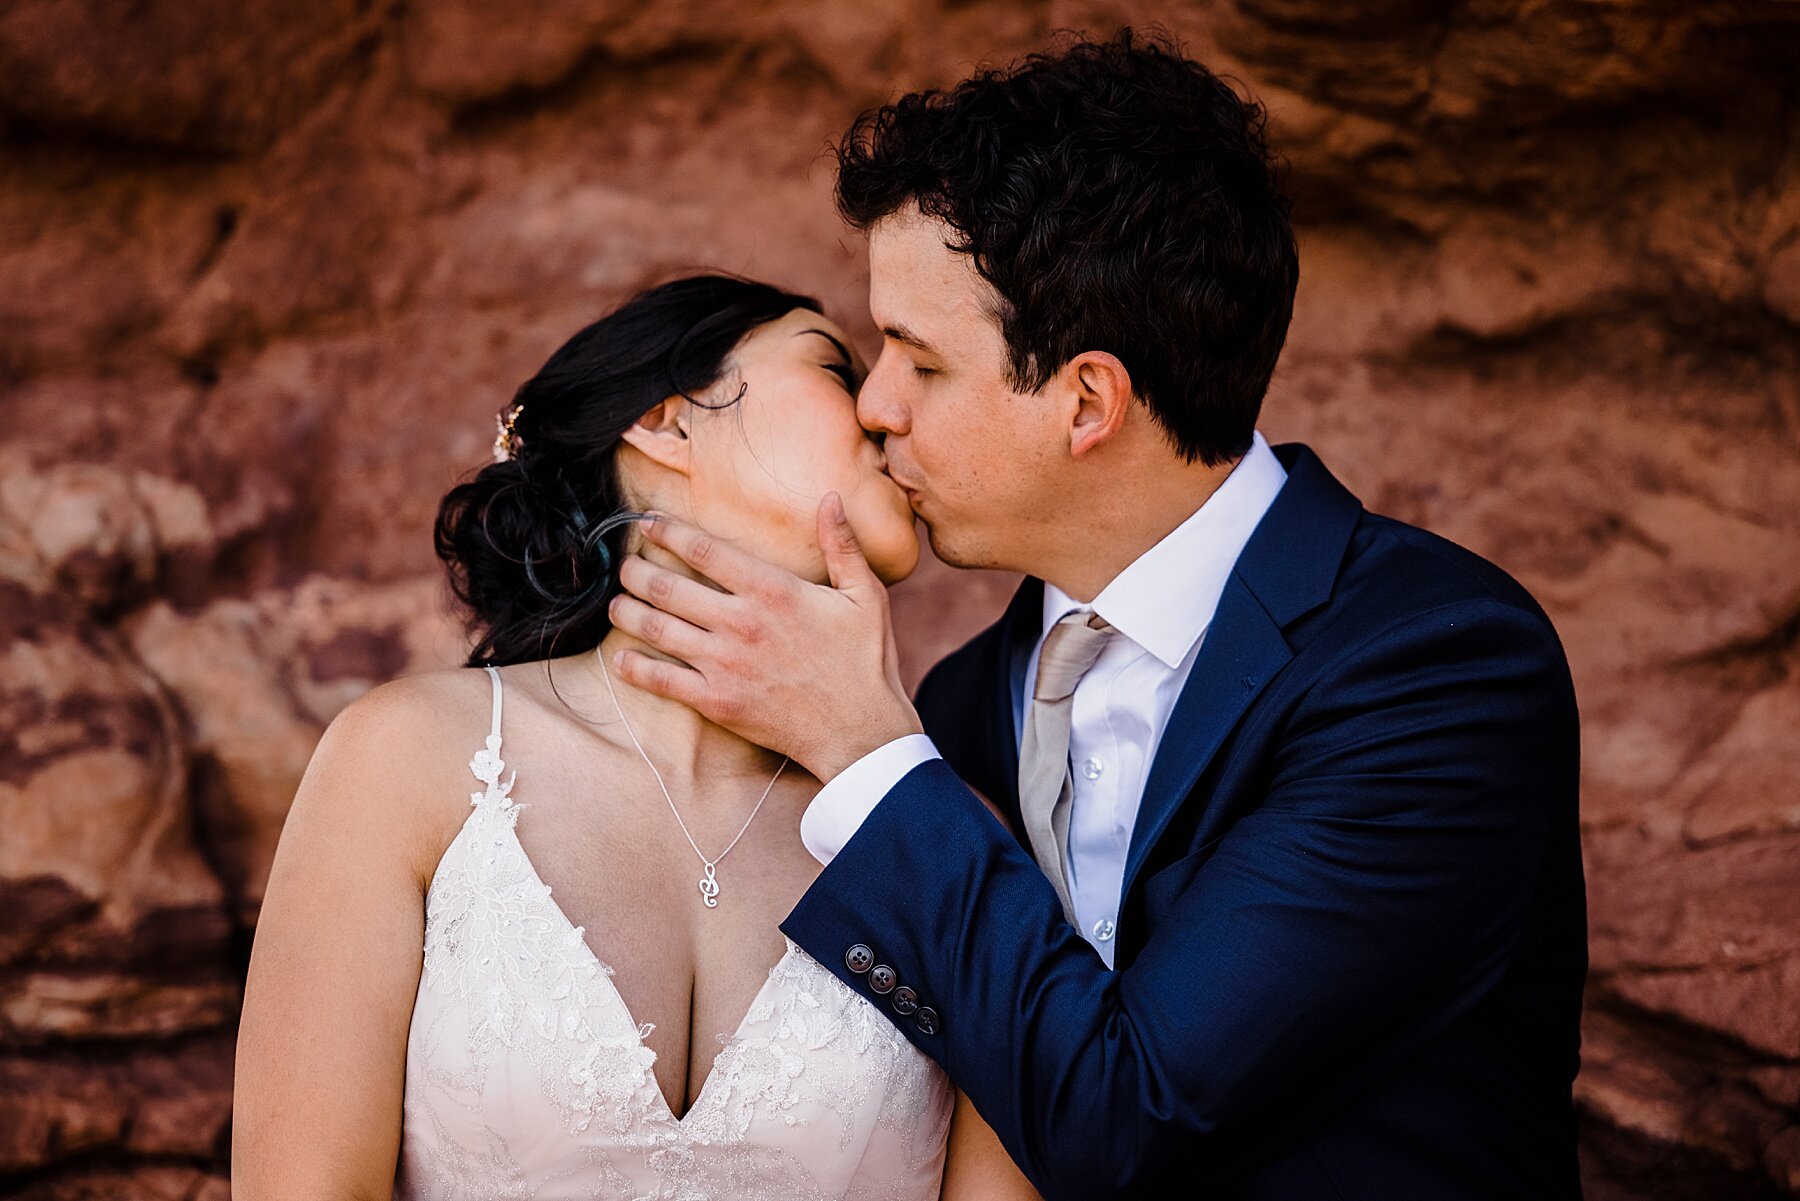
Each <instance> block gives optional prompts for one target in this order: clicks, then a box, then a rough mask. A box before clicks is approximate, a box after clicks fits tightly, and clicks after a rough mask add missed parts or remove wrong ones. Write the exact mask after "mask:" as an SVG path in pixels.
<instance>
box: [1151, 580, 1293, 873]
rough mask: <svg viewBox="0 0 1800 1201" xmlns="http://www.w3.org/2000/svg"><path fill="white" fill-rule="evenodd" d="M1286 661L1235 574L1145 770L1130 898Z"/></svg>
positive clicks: (1277, 631) (1276, 633) (1271, 624)
mask: <svg viewBox="0 0 1800 1201" xmlns="http://www.w3.org/2000/svg"><path fill="white" fill-rule="evenodd" d="M1291 658H1293V651H1291V650H1290V649H1289V648H1288V644H1287V640H1286V639H1284V638H1283V637H1282V636H1281V627H1280V626H1278V625H1276V624H1275V621H1274V619H1273V618H1271V617H1270V616H1269V615H1268V613H1267V612H1266V611H1265V610H1264V609H1263V607H1262V605H1260V604H1259V603H1257V600H1256V598H1255V597H1254V596H1252V595H1251V593H1250V590H1249V588H1247V587H1245V585H1244V582H1243V580H1242V579H1240V578H1239V577H1238V576H1237V575H1236V574H1235V573H1234V574H1233V575H1232V577H1231V579H1230V581H1229V582H1228V583H1227V584H1226V585H1225V591H1224V593H1223V594H1222V595H1221V596H1220V597H1219V609H1218V612H1217V613H1215V614H1214V615H1213V619H1212V623H1211V625H1210V626H1209V627H1208V628H1207V631H1206V634H1205V636H1204V638H1203V639H1202V641H1201V643H1200V652H1199V654H1198V655H1196V656H1195V658H1194V667H1193V672H1192V673H1191V674H1190V675H1189V676H1188V678H1187V682H1186V683H1185V684H1184V685H1182V689H1181V694H1180V696H1178V697H1177V698H1176V701H1175V708H1174V709H1173V710H1172V711H1171V712H1170V714H1169V724H1168V726H1167V727H1166V728H1165V729H1164V730H1163V736H1162V741H1161V742H1159V743H1158V744H1157V748H1156V755H1155V757H1154V758H1152V759H1151V761H1150V775H1149V777H1148V778H1147V779H1146V780H1145V782H1144V796H1143V800H1142V801H1141V802H1140V803H1139V806H1138V814H1137V822H1136V824H1135V825H1134V826H1133V827H1132V830H1131V846H1130V849H1129V851H1128V852H1127V854H1126V857H1125V879H1124V887H1123V888H1122V889H1121V891H1120V895H1121V896H1129V895H1131V885H1132V882H1133V881H1134V880H1136V878H1137V874H1138V869H1139V868H1141V867H1142V866H1143V863H1144V859H1145V857H1146V856H1147V855H1148V854H1149V853H1150V848H1151V847H1152V846H1154V845H1155V844H1156V840H1157V839H1158V838H1159V837H1161V835H1162V832H1163V830H1164V828H1165V827H1167V826H1168V824H1169V820H1170V819H1171V818H1172V817H1174V816H1175V811H1176V810H1177V809H1179V808H1180V807H1181V803H1182V801H1183V800H1185V799H1186V797H1187V795H1188V793H1189V791H1190V790H1192V788H1193V787H1194V782H1195V781H1196V780H1198V779H1199V778H1200V774H1201V773H1202V772H1204V771H1205V770H1206V768H1207V766H1208V765H1209V764H1210V763H1211V762H1212V760H1213V756H1214V755H1215V754H1217V753H1218V750H1219V745H1220V744H1221V743H1223V742H1224V741H1225V736H1226V735H1227V734H1229V733H1230V732H1231V728H1232V727H1233V726H1235V725H1237V723H1238V719H1239V718H1241V717H1242V716H1243V715H1244V711H1245V710H1246V709H1248V708H1249V707H1250V703H1251V702H1252V701H1254V700H1255V699H1256V698H1257V696H1258V694H1260V693H1261V692H1262V690H1263V688H1264V687H1265V686H1266V685H1267V684H1268V682H1269V680H1270V679H1272V678H1273V677H1274V675H1275V673H1276V672H1278V671H1280V670H1281V669H1282V668H1283V667H1285V666H1286V665H1287V662H1288V660H1289V659H1291Z"/></svg>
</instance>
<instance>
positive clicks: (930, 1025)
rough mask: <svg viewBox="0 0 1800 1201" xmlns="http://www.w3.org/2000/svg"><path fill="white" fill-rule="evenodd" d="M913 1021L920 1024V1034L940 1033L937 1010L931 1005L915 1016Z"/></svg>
mask: <svg viewBox="0 0 1800 1201" xmlns="http://www.w3.org/2000/svg"><path fill="white" fill-rule="evenodd" d="M913 1021H915V1022H917V1023H918V1024H919V1033H920V1034H936V1033H937V1032H938V1015H937V1010H935V1009H933V1008H931V1006H929V1005H927V1006H926V1007H925V1008H923V1009H921V1010H919V1012H918V1013H916V1014H914V1015H913Z"/></svg>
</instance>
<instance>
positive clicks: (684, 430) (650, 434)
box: [619, 396, 694, 475]
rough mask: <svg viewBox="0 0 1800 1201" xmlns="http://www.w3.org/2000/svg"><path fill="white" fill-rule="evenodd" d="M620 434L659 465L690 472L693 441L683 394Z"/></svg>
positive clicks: (664, 403) (624, 439)
mask: <svg viewBox="0 0 1800 1201" xmlns="http://www.w3.org/2000/svg"><path fill="white" fill-rule="evenodd" d="M619 437H620V438H621V439H622V440H623V441H625V442H627V443H629V444H630V445H631V446H632V447H633V448H634V449H636V450H638V451H640V452H641V453H642V454H643V455H644V457H645V458H647V459H650V460H651V461H652V462H654V463H656V464H657V465H659V466H662V467H667V468H668V469H669V470H670V471H674V472H678V473H680V474H681V475H687V474H688V473H689V470H690V468H691V466H692V462H693V460H692V457H691V452H692V450H693V446H694V444H693V442H692V441H690V440H689V439H688V404H687V400H686V399H685V398H684V397H680V396H671V397H669V398H668V399H667V400H665V401H663V402H662V403H661V404H659V405H657V406H656V407H655V408H654V409H651V410H650V411H649V412H648V413H645V414H644V415H643V416H642V417H639V418H638V419H637V421H636V422H635V423H633V424H632V425H631V426H629V427H628V428H627V429H626V430H625V432H624V433H623V434H621V435H619Z"/></svg>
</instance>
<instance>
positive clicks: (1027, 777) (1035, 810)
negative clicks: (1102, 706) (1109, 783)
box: [1019, 611, 1113, 923]
mask: <svg viewBox="0 0 1800 1201" xmlns="http://www.w3.org/2000/svg"><path fill="white" fill-rule="evenodd" d="M1112 634H1113V627H1112V626H1110V625H1108V624H1107V623H1106V621H1105V619H1104V618H1102V617H1101V616H1100V615H1099V614H1098V613H1083V612H1080V611H1076V612H1074V613H1070V614H1068V615H1067V616H1065V617H1064V618H1063V619H1062V620H1061V621H1059V622H1057V623H1056V624H1055V625H1054V626H1052V627H1050V633H1049V634H1048V635H1046V636H1045V638H1044V648H1043V650H1042V651H1040V652H1039V653H1038V668H1037V683H1036V686H1035V687H1034V688H1033V689H1032V697H1031V707H1030V708H1029V709H1028V710H1026V713H1025V738H1024V741H1023V743H1022V745H1021V746H1020V748H1019V811H1020V816H1021V817H1022V819H1023V820H1024V823H1025V835H1026V837H1027V838H1028V839H1029V840H1030V843H1031V853H1032V854H1033V855H1034V856H1035V857H1036V858H1037V862H1038V867H1039V868H1041V869H1042V870H1043V873H1044V875H1045V876H1047V877H1049V879H1050V883H1051V884H1052V885H1054V886H1055V888H1056V895H1057V896H1058V897H1060V898H1062V906H1063V913H1064V914H1065V915H1066V916H1067V917H1068V919H1069V921H1070V922H1072V923H1073V922H1074V921H1075V906H1074V903H1073V902H1072V901H1070V899H1069V884H1068V881H1067V880H1066V879H1065V878H1064V876H1063V858H1064V856H1065V854H1066V852H1067V850H1068V846H1069V807H1070V804H1071V802H1072V800H1073V798H1074V796H1075V781H1074V779H1073V778H1072V777H1071V776H1070V774H1069V711H1070V709H1071V708H1073V707H1074V700H1073V698H1074V695H1075V685H1076V684H1077V683H1078V682H1080V680H1081V677H1082V676H1083V675H1085V674H1086V673H1087V670H1088V668H1090V667H1092V666H1093V665H1094V660H1096V659H1098V658H1099V657H1100V652H1101V651H1103V650H1105V649H1106V643H1107V640H1108V639H1109V638H1111V637H1112Z"/></svg>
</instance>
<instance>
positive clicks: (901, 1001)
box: [889, 984, 919, 1014]
mask: <svg viewBox="0 0 1800 1201" xmlns="http://www.w3.org/2000/svg"><path fill="white" fill-rule="evenodd" d="M889 1000H891V1001H892V1002H893V1003H894V1012H895V1013H900V1014H907V1013H911V1012H912V1011H913V1010H915V1009H917V1008H918V1007H919V994H918V993H916V992H914V991H913V990H912V989H910V988H908V987H906V985H904V984H902V985H901V986H900V987H899V988H896V989H895V990H894V995H893V996H892V997H890V998H889Z"/></svg>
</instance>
